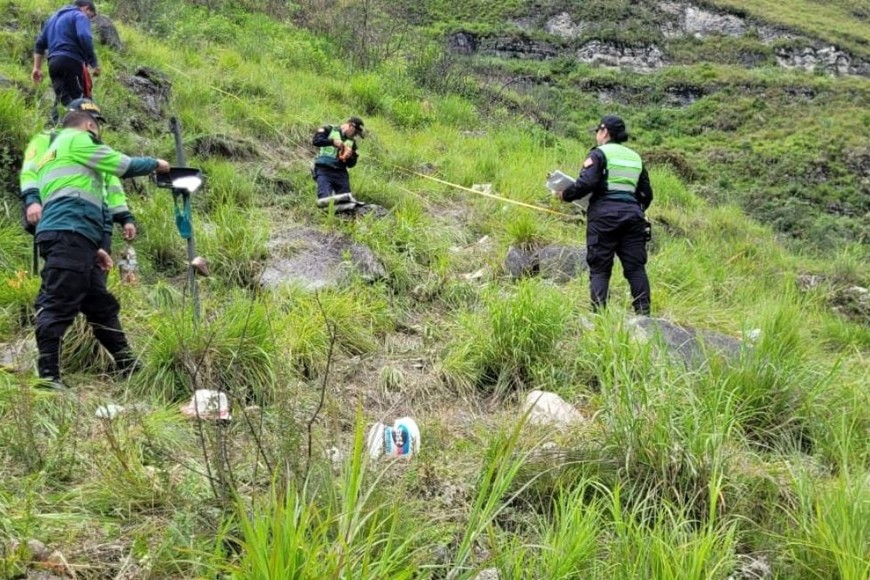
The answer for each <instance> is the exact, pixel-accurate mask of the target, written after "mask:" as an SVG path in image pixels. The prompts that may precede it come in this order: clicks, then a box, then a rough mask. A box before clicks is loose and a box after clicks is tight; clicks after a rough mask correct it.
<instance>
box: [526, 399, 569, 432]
mask: <svg viewBox="0 0 870 580" xmlns="http://www.w3.org/2000/svg"><path fill="white" fill-rule="evenodd" d="M522 412H523V413H524V414H525V413H528V415H529V419H528V420H529V423H530V424H532V425H541V426H550V427H556V428H567V427H570V426H572V425H576V424H577V423H581V422H583V415H581V414H580V412H579V411H578V410H577V409H575V408H574V407H573V406H572V405H570V404H569V403H568V402H567V401H565V400H564V399H563V398H562V397H560V396H559V395H557V394H556V393H551V392H549V391H537V390H536V391H532V392H530V393H529V394H528V395H526V400H525V402H524V403H523V407H522Z"/></svg>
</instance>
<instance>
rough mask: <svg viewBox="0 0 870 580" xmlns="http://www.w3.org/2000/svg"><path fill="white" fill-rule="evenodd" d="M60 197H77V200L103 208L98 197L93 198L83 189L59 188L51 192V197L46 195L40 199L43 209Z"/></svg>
mask: <svg viewBox="0 0 870 580" xmlns="http://www.w3.org/2000/svg"><path fill="white" fill-rule="evenodd" d="M61 197H77V198H79V199H83V200H84V201H87V202H89V203H92V204H94V205H96V206H98V207H101V208H102V207H103V198H102V197H101V196H100V197H98V196H95V195H94V194H92V193H90V192H89V191H86V190H84V189H79V188H78V187H61V188H60V189H58V190H56V191H53V192H51V195H48V196H46V197H44V198H43V199H42V205H43V207H44V206H46V205H48V204H49V202H52V201H54V200H56V199H59V198H61Z"/></svg>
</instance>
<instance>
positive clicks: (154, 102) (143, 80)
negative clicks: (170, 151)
mask: <svg viewBox="0 0 870 580" xmlns="http://www.w3.org/2000/svg"><path fill="white" fill-rule="evenodd" d="M118 78H119V80H120V81H121V82H122V83H123V84H125V85H126V86H127V88H129V89H130V90H131V91H132V92H133V93H135V94H136V96H138V97H139V100H140V101H141V102H142V105H143V108H144V109H145V112H146V113H147V114H148V116H149V117H151V118H152V119H154V120H158V119H162V118H163V112H164V110H165V108H166V106H167V105H168V104H169V92H170V90H171V89H172V83H171V82H170V81H169V77H168V76H166V75H165V74H163V73H162V72H160V71H158V70H156V69H153V68H150V67H144V66H143V67H139V68H138V69H136V72H135V73H134V74H133V75H132V76H129V75H120V76H119V77H118Z"/></svg>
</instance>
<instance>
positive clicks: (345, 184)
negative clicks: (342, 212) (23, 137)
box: [314, 165, 350, 199]
mask: <svg viewBox="0 0 870 580" xmlns="http://www.w3.org/2000/svg"><path fill="white" fill-rule="evenodd" d="M314 180H315V181H316V182H317V199H320V198H322V197H329V196H331V195H335V194H336V193H350V175H349V174H348V172H347V169H345V168H343V167H342V168H341V169H337V168H335V167H327V166H326V165H315V166H314Z"/></svg>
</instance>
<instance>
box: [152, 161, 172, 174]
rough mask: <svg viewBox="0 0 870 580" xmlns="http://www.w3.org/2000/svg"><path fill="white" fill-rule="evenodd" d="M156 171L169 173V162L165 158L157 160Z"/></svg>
mask: <svg viewBox="0 0 870 580" xmlns="http://www.w3.org/2000/svg"><path fill="white" fill-rule="evenodd" d="M154 171H156V172H157V173H169V162H168V161H166V160H165V159H158V160H157V169H155V170H154Z"/></svg>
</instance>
